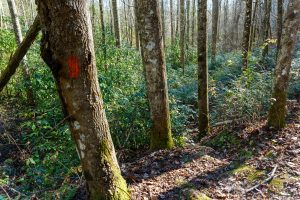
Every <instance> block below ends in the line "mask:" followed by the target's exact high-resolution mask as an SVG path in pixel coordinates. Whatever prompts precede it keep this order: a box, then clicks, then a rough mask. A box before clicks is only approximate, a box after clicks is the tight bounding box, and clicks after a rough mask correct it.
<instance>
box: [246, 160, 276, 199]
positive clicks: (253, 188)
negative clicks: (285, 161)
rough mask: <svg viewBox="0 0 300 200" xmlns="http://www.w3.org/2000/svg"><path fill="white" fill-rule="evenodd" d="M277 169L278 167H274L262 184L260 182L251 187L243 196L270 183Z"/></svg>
mask: <svg viewBox="0 0 300 200" xmlns="http://www.w3.org/2000/svg"><path fill="white" fill-rule="evenodd" d="M277 168H278V165H275V167H274V168H273V170H272V172H271V174H270V176H269V177H268V178H266V179H265V180H264V181H263V182H261V183H259V184H257V185H255V186H253V187H251V188H249V189H247V190H245V194H247V193H248V192H251V191H252V190H255V189H257V188H258V187H259V186H261V185H263V184H266V183H268V182H269V181H271V180H272V179H273V178H274V176H275V172H276V170H277Z"/></svg>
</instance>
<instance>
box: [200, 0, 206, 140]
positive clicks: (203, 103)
mask: <svg viewBox="0 0 300 200" xmlns="http://www.w3.org/2000/svg"><path fill="white" fill-rule="evenodd" d="M198 106H199V139H201V138H202V137H204V136H205V135H206V134H207V133H208V132H209V119H208V116H209V114H208V110H209V109H208V66H207V0H198Z"/></svg>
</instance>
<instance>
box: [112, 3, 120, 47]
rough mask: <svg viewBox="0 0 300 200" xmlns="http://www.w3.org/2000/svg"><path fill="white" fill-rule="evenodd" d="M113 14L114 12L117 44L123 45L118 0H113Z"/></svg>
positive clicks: (118, 45)
mask: <svg viewBox="0 0 300 200" xmlns="http://www.w3.org/2000/svg"><path fill="white" fill-rule="evenodd" d="M112 12H113V13H112V14H113V18H114V20H113V22H114V32H115V33H114V34H115V40H116V46H117V47H120V46H121V34H120V24H119V14H118V3H117V0H112Z"/></svg>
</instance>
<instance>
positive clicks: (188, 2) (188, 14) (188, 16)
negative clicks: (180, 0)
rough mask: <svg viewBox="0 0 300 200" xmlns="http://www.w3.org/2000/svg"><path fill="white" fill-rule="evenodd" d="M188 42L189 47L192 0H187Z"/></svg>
mask: <svg viewBox="0 0 300 200" xmlns="http://www.w3.org/2000/svg"><path fill="white" fill-rule="evenodd" d="M186 7H187V8H186V9H187V10H186V36H185V38H186V44H187V47H188V45H189V43H190V7H191V0H186Z"/></svg>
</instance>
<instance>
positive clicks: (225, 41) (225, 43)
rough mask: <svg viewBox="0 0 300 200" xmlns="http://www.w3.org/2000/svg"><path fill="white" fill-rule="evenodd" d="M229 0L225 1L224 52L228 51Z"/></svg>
mask: <svg viewBox="0 0 300 200" xmlns="http://www.w3.org/2000/svg"><path fill="white" fill-rule="evenodd" d="M227 26H228V0H225V1H224V37H223V40H224V41H223V51H224V52H227V50H228V39H229V37H228V27H227Z"/></svg>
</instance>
